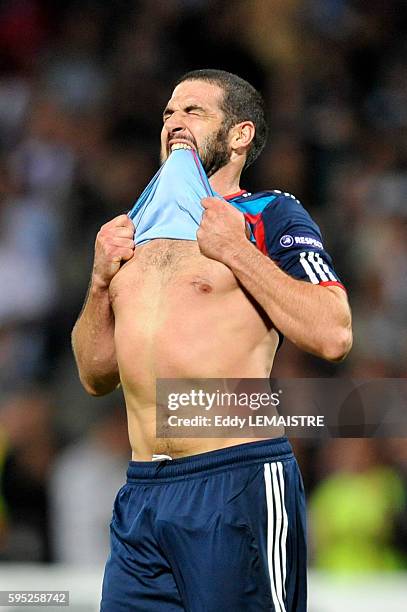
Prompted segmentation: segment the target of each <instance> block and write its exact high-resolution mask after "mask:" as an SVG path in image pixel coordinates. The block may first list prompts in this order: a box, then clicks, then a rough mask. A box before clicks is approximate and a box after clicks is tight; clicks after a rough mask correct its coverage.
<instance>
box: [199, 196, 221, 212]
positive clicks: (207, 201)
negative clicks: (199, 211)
mask: <svg viewBox="0 0 407 612" xmlns="http://www.w3.org/2000/svg"><path fill="white" fill-rule="evenodd" d="M219 202H222V200H221V199H220V198H214V197H210V198H203V199H202V200H201V204H202V206H203V207H204V208H205V209H207V208H212V207H213V206H217V205H218V203H219Z"/></svg>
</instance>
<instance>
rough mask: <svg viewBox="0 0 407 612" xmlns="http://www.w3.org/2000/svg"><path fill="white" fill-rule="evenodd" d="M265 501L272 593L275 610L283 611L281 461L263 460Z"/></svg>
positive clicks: (284, 532) (285, 521) (284, 519)
mask: <svg viewBox="0 0 407 612" xmlns="http://www.w3.org/2000/svg"><path fill="white" fill-rule="evenodd" d="M264 480H265V487H266V501H267V559H268V566H269V574H270V586H271V595H272V598H273V604H274V607H275V610H276V612H286V608H285V605H284V598H285V581H286V575H287V570H286V544H287V530H288V517H287V512H286V509H285V505H284V470H283V465H282V463H281V462H274V463H265V464H264Z"/></svg>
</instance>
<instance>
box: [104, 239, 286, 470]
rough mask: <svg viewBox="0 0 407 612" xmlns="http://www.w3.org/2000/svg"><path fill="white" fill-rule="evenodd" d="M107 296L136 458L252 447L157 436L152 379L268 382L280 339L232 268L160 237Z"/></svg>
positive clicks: (139, 250)
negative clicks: (111, 309)
mask: <svg viewBox="0 0 407 612" xmlns="http://www.w3.org/2000/svg"><path fill="white" fill-rule="evenodd" d="M110 297H111V303H112V307H113V311H114V315H115V344H116V356H117V361H118V365H119V370H120V378H121V382H122V386H123V391H124V394H125V398H126V405H127V412H128V419H129V435H130V443H131V446H132V449H133V459H137V460H151V455H152V454H153V453H164V454H169V455H170V456H172V457H178V456H183V455H189V454H195V453H199V452H205V451H208V450H213V449H216V448H222V447H225V446H231V445H233V444H240V443H243V442H248V441H253V438H250V439H244V438H237V439H231V438H215V439H205V438H188V439H180V438H171V439H170V438H165V439H156V437H155V383H156V378H198V379H199V378H264V377H268V376H269V373H270V370H271V367H272V364H273V358H274V355H275V351H276V347H277V343H278V336H277V333H276V331H275V330H274V329H273V327H272V324H271V322H270V320H269V319H268V317H267V316H266V315H265V313H264V312H263V311H262V310H261V308H260V307H259V305H258V304H256V303H255V302H254V301H253V300H252V299H251V298H250V296H249V295H248V294H247V293H245V292H244V290H243V289H242V287H241V286H240V285H239V284H238V282H237V280H236V278H235V276H234V275H233V273H232V272H231V270H229V268H228V267H227V266H225V265H224V264H222V263H220V262H218V261H215V260H211V259H208V258H207V257H204V256H203V255H202V254H201V253H200V251H199V247H198V244H197V242H192V241H183V240H167V239H165V240H164V239H157V240H153V241H151V242H149V243H147V244H145V245H141V246H138V247H136V249H135V253H134V257H133V258H132V259H131V260H130V261H129V262H127V263H126V264H124V265H123V266H122V268H121V269H120V271H119V272H118V273H117V274H116V276H115V277H114V278H113V280H112V282H111V285H110Z"/></svg>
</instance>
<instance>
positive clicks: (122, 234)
mask: <svg viewBox="0 0 407 612" xmlns="http://www.w3.org/2000/svg"><path fill="white" fill-rule="evenodd" d="M104 233H105V234H106V236H109V237H111V238H116V236H117V237H118V238H133V236H134V226H133V224H132V227H123V226H122V225H121V226H115V227H111V228H110V229H109V231H105V232H104Z"/></svg>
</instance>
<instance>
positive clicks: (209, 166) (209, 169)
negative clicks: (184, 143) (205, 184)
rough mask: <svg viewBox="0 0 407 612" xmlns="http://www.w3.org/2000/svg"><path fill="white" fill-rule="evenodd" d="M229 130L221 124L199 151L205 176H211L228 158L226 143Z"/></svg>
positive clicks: (228, 152) (224, 164)
mask: <svg viewBox="0 0 407 612" xmlns="http://www.w3.org/2000/svg"><path fill="white" fill-rule="evenodd" d="M228 133H229V130H227V129H225V126H221V127H220V128H219V130H218V131H217V132H216V134H214V135H212V136H210V137H209V138H208V140H207V141H206V142H205V143H204V145H203V146H202V150H201V151H199V155H200V158H201V162H202V165H203V167H204V170H205V172H206V175H207V177H208V178H209V177H211V176H212V175H213V174H215V172H217V171H218V170H219V169H220V168H223V166H226V164H227V163H228V162H229V160H230V151H229V148H228V145H227V135H228Z"/></svg>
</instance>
